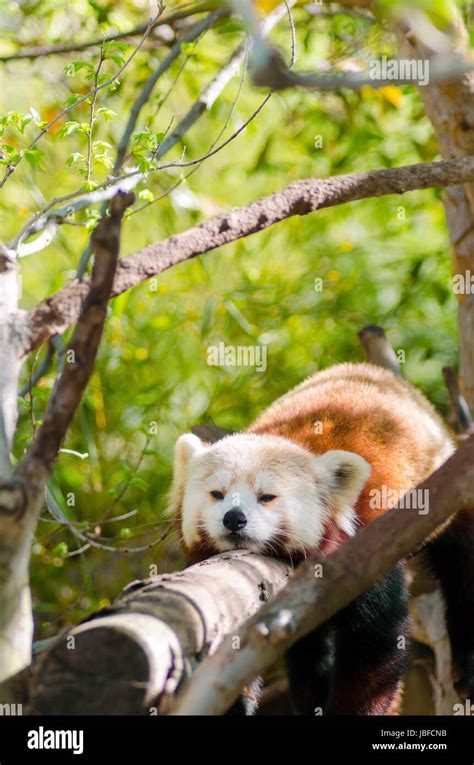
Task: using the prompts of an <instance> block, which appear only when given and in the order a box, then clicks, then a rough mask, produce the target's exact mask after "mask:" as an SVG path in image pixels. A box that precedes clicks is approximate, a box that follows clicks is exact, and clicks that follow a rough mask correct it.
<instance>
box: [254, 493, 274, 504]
mask: <svg viewBox="0 0 474 765" xmlns="http://www.w3.org/2000/svg"><path fill="white" fill-rule="evenodd" d="M274 499H276V494H261V495H260V496H259V498H258V501H259V502H263V503H264V504H265V503H266V502H273V500H274Z"/></svg>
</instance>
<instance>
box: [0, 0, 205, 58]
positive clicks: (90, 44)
mask: <svg viewBox="0 0 474 765" xmlns="http://www.w3.org/2000/svg"><path fill="white" fill-rule="evenodd" d="M218 5H219V3H218V2H217V1H216V2H203V3H197V4H196V5H192V6H191V7H187V8H183V9H182V10H178V11H174V12H173V13H169V14H167V15H166V16H164V17H161V16H160V18H157V19H156V21H154V22H153V25H152V28H151V29H152V30H153V29H156V28H157V27H160V26H163V25H166V26H171V25H172V24H173V23H174V22H175V21H180V20H181V19H185V18H188V17H189V16H195V15H197V14H199V13H205V12H207V11H213V10H215V9H216V7H217V6H218ZM147 26H148V25H147V24H139V25H138V26H136V27H134V29H130V30H129V31H128V32H116V33H114V34H111V35H106V36H105V37H100V38H97V39H95V40H88V41H87V42H82V43H79V42H78V43H68V44H63V43H59V44H57V45H48V46H43V45H38V46H36V47H34V48H27V49H26V50H20V51H17V52H16V53H11V54H9V55H8V56H0V64H1V63H6V62H8V61H18V60H21V59H30V60H31V59H35V58H44V57H45V56H55V55H63V54H64V53H72V52H74V51H81V50H87V49H88V48H96V47H99V46H100V45H102V44H103V43H104V42H106V43H107V42H112V41H113V40H125V39H127V38H131V37H137V36H138V35H142V34H143V33H144V32H145V30H146V28H147Z"/></svg>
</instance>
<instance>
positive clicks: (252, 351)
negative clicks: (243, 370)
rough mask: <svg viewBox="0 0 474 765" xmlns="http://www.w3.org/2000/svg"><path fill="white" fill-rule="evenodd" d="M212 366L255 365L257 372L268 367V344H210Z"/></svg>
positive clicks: (208, 350)
mask: <svg viewBox="0 0 474 765" xmlns="http://www.w3.org/2000/svg"><path fill="white" fill-rule="evenodd" d="M207 363H208V364H209V366H210V367H255V368H256V370H257V372H265V370H266V368H267V346H266V345H225V343H222V342H221V343H219V345H210V346H209V348H208V349H207Z"/></svg>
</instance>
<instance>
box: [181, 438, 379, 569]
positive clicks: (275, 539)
mask: <svg viewBox="0 0 474 765" xmlns="http://www.w3.org/2000/svg"><path fill="white" fill-rule="evenodd" d="M369 473H370V467H369V465H368V463H367V462H366V461H365V460H364V459H363V458H362V457H360V456H359V455H357V454H354V453H352V452H344V451H330V452H326V453H325V454H323V455H321V456H314V455H313V454H311V453H310V452H309V451H307V450H306V449H303V448H302V447H300V446H297V445H296V444H294V443H292V442H291V441H289V440H287V439H285V438H280V437H276V436H268V435H255V434H245V433H244V434H238V435H232V436H227V437H226V438H223V439H222V440H220V441H218V442H217V443H215V444H213V445H210V446H207V445H205V444H203V442H202V441H201V440H200V439H199V438H198V437H197V436H195V435H192V434H187V435H185V436H181V438H180V439H178V441H177V444H176V451H175V468H174V480H173V487H172V492H171V508H170V509H171V510H172V511H173V512H179V513H180V516H181V531H182V536H183V540H184V543H185V546H186V547H187V548H188V549H191V548H193V547H194V546H195V545H199V544H200V543H202V542H207V543H210V544H211V546H212V547H213V548H215V549H216V550H217V551H221V552H223V551H225V550H232V549H239V548H245V549H248V550H251V551H253V552H261V553H270V554H271V553H272V552H277V553H278V551H280V552H281V551H282V550H283V551H284V552H286V553H288V554H290V555H291V553H292V552H293V553H296V554H298V553H300V552H303V554H304V553H305V551H307V550H317V549H318V546H319V545H320V543H321V540H322V539H323V537H324V529H325V526H326V524H327V522H328V520H329V519H330V518H331V517H332V518H333V519H334V520H335V522H336V523H337V525H338V526H339V527H340V528H341V529H342V530H343V531H345V532H346V533H347V534H353V533H354V531H355V525H356V519H355V514H354V511H353V504H354V502H355V501H356V499H357V496H358V495H359V493H360V491H361V489H362V487H363V486H364V484H365V482H366V480H367V478H368V476H369Z"/></svg>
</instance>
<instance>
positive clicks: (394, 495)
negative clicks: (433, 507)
mask: <svg viewBox="0 0 474 765" xmlns="http://www.w3.org/2000/svg"><path fill="white" fill-rule="evenodd" d="M369 497H370V500H369V507H370V508H371V509H372V510H388V509H389V508H390V507H395V505H397V507H399V508H400V510H416V511H417V513H418V515H427V514H428V513H429V509H430V501H429V490H428V489H410V490H409V491H405V490H404V489H391V488H389V487H388V486H385V485H383V486H382V487H381V488H380V489H371V490H370V492H369Z"/></svg>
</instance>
